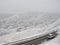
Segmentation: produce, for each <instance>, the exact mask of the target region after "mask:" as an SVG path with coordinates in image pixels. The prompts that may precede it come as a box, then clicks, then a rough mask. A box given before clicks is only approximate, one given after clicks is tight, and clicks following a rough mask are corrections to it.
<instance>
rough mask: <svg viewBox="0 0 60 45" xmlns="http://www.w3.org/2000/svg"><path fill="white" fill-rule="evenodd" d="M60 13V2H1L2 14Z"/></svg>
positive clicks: (33, 0)
mask: <svg viewBox="0 0 60 45" xmlns="http://www.w3.org/2000/svg"><path fill="white" fill-rule="evenodd" d="M31 11H38V12H54V13H60V0H0V13H22V12H31Z"/></svg>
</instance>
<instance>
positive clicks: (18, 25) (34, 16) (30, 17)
mask: <svg viewBox="0 0 60 45" xmlns="http://www.w3.org/2000/svg"><path fill="white" fill-rule="evenodd" d="M59 18H60V15H59V14H53V13H38V12H32V13H25V14H19V15H14V16H12V17H10V18H6V19H4V20H2V21H0V34H1V32H3V34H5V33H7V34H8V33H11V32H19V31H22V30H26V29H27V28H32V27H36V26H37V27H40V28H42V27H45V26H48V25H51V24H53V23H54V22H55V21H57V20H58V19H59ZM4 30H5V31H4Z"/></svg>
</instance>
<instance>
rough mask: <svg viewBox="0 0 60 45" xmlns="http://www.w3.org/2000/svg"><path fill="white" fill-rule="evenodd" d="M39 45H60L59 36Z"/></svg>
mask: <svg viewBox="0 0 60 45" xmlns="http://www.w3.org/2000/svg"><path fill="white" fill-rule="evenodd" d="M39 45H60V34H58V35H57V37H55V38H54V39H52V40H49V41H46V42H44V43H42V44H39Z"/></svg>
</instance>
